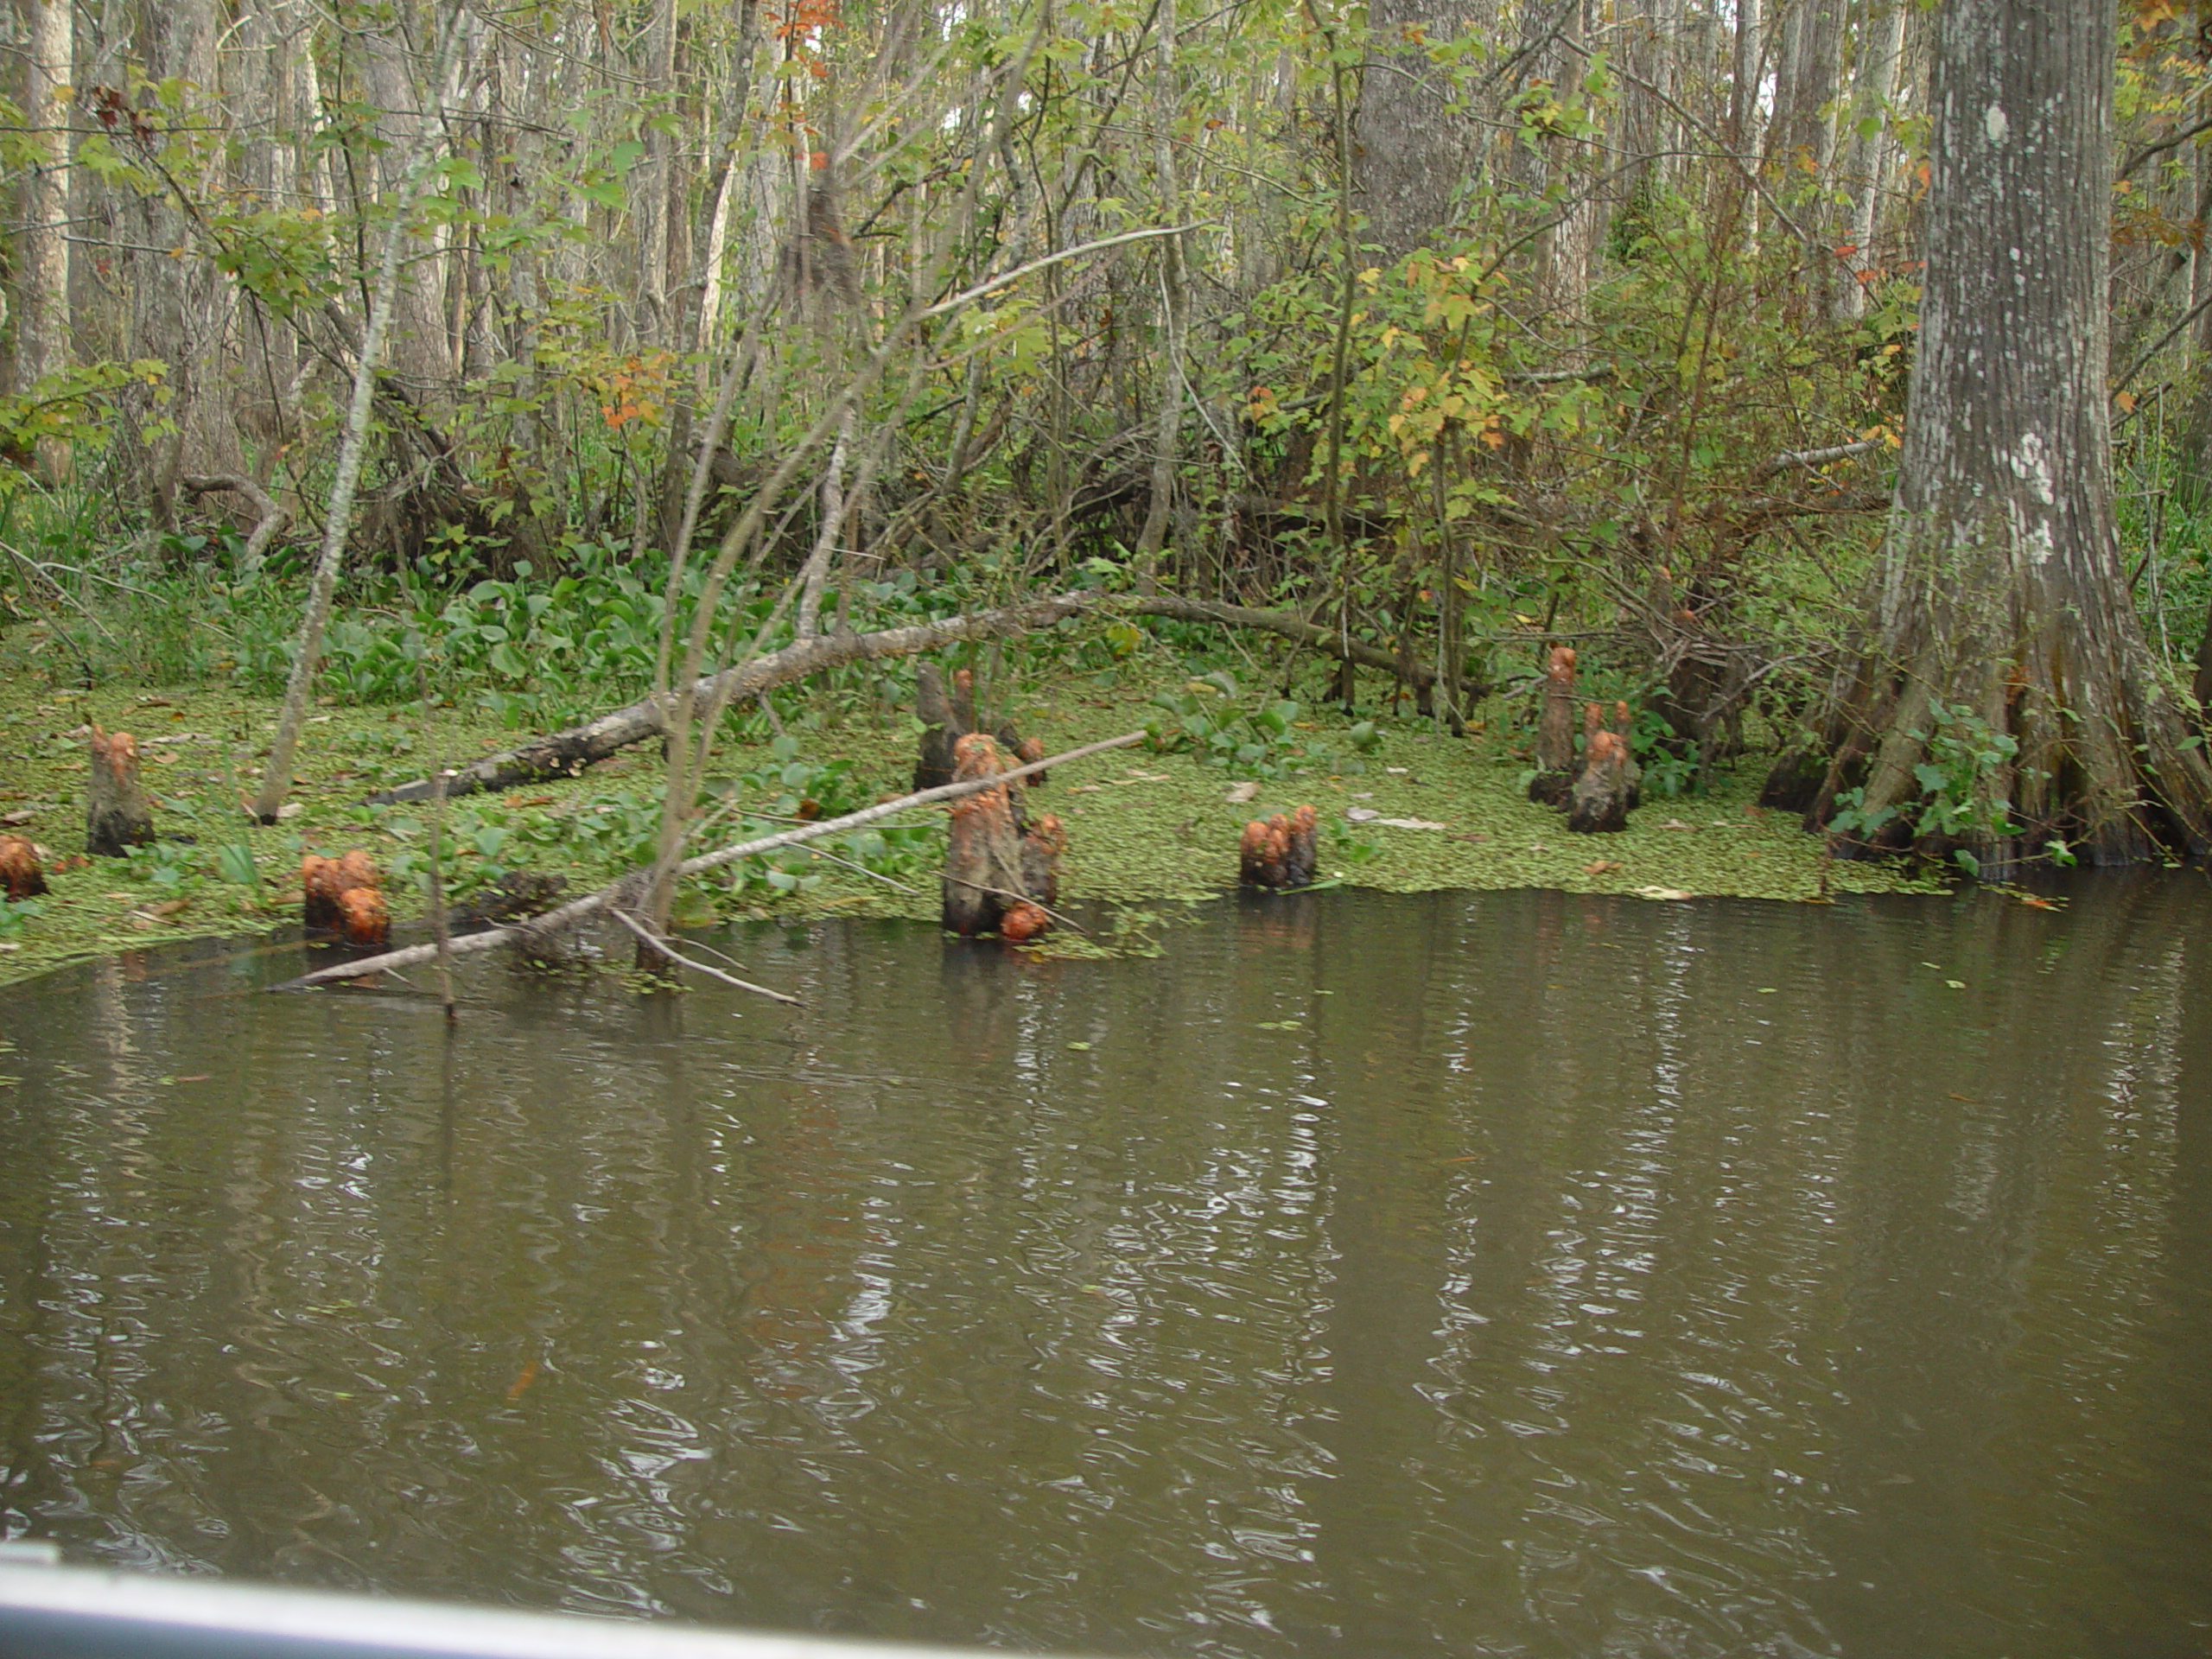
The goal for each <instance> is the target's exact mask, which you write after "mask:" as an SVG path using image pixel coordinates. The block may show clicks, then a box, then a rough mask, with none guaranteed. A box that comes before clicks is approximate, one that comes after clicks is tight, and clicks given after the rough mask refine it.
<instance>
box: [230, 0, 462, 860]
mask: <svg viewBox="0 0 2212 1659" xmlns="http://www.w3.org/2000/svg"><path fill="white" fill-rule="evenodd" d="M461 18H462V12H461V7H460V5H459V4H458V3H456V4H455V5H454V7H453V9H452V10H450V11H449V12H448V14H447V17H446V28H445V39H444V44H443V47H442V50H441V52H440V54H439V73H438V76H437V84H438V86H439V87H440V89H441V92H442V98H443V99H445V100H449V99H450V98H451V95H452V91H453V89H452V87H451V86H448V81H449V80H450V79H452V78H453V77H454V73H455V72H456V71H457V70H458V69H459V67H460V62H461V35H462V27H461ZM442 130H443V129H442V126H441V125H440V124H438V123H436V122H433V121H424V122H421V123H418V124H416V130H415V136H414V137H411V138H410V140H409V141H408V142H409V145H410V155H409V156H408V157H407V160H406V162H405V164H404V165H405V173H404V178H405V182H404V184H403V185H402V187H401V189H400V198H399V200H398V201H397V203H396V204H395V205H394V208H393V213H392V220H391V227H390V228H389V229H388V230H387V231H386V232H385V244H384V253H383V256H382V257H381V258H379V259H378V262H377V280H376V286H375V288H374V289H372V292H371V295H370V298H369V321H368V327H367V328H366V330H365V332H364V334H363V335H362V337H361V357H360V361H359V363H358V364H356V365H355V366H354V370H353V401H352V402H351V403H350V404H348V405H347V406H346V429H345V433H344V435H343V436H342V437H341V438H340V441H339V445H338V465H337V467H336V469H335V471H334V474H333V475H332V478H331V481H330V500H329V505H327V508H326V509H325V517H324V524H323V534H322V550H321V553H320V554H319V555H318V556H317V557H316V559H315V580H314V582H313V584H312V585H311V586H310V587H309V588H308V607H307V611H306V613H305V614H304V615H302V617H301V619H300V632H299V638H298V643H297V645H296V646H295V647H294V650H293V653H292V672H291V676H290V677H289V679H287V680H286V681H285V683H284V702H283V707H282V709H280V710H279V712H278V714H277V735H276V737H275V739H274V740H273V741H271V742H270V747H269V769H268V770H267V771H266V772H264V773H263V774H262V779H261V788H260V791H259V792H257V794H256V795H255V796H254V798H253V809H252V810H253V816H254V817H256V818H257V819H258V820H260V822H262V823H276V822H277V809H279V808H280V807H282V806H283V804H284V798H285V797H286V796H287V795H289V794H290V793H291V790H292V760H293V756H294V754H295V753H296V751H297V750H298V747H299V741H300V729H301V728H302V726H303V725H305V724H306V721H307V714H308V698H309V696H311V695H312V694H313V692H314V690H315V671H316V669H317V668H318V667H319V666H320V664H321V660H322V635H323V631H324V629H325V628H327V626H329V623H330V607H331V602H332V601H333V600H334V597H335V596H336V594H337V592H338V575H339V572H340V569H342V568H343V567H344V565H345V563H346V538H347V537H348V536H349V535H350V533H351V531H352V520H353V495H354V493H355V491H356V489H357V488H358V487H359V484H360V480H361V460H362V457H363V455H364V454H365V453H366V451H367V448H368V439H369V414H370V410H372V407H373V406H374V404H375V402H376V388H377V362H378V359H379V358H381V357H382V356H383V354H384V343H385V334H387V333H388V332H389V331H390V329H391V312H392V304H393V301H394V298H395V297H396V296H397V292H398V289H399V257H400V251H401V250H402V248H403V247H404V245H405V242H406V236H407V216H408V214H409V213H410V212H411V211H412V210H413V208H414V206H415V203H416V200H417V199H418V198H419V197H420V196H421V195H422V194H423V184H424V182H425V181H426V180H427V179H428V178H429V173H430V166H431V163H432V162H433V161H434V160H435V157H436V154H437V147H436V145H435V143H432V142H431V139H430V135H431V134H432V133H433V132H434V131H442Z"/></svg>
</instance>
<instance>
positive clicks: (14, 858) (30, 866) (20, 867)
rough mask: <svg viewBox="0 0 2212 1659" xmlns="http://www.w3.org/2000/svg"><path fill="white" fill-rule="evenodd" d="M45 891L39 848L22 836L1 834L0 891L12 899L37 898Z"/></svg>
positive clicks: (43, 870) (44, 877) (44, 873)
mask: <svg viewBox="0 0 2212 1659" xmlns="http://www.w3.org/2000/svg"><path fill="white" fill-rule="evenodd" d="M45 891H46V871H45V869H44V868H42V867H41V865H40V863H39V861H38V849H37V848H36V847H35V846H34V845H33V844H32V843H31V842H28V841H25V840H24V839H23V838H22V836H0V892H4V893H6V894H7V896H8V897H9V898H10V899H35V898H36V897H37V896H38V895H39V894H40V893H44V892H45Z"/></svg>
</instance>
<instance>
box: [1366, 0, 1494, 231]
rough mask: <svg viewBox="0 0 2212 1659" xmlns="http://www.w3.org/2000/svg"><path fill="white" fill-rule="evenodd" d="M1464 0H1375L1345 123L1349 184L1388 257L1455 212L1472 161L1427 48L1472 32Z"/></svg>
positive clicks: (1445, 76) (1474, 17)
mask: <svg viewBox="0 0 2212 1659" xmlns="http://www.w3.org/2000/svg"><path fill="white" fill-rule="evenodd" d="M1485 10H1489V9H1488V8H1486V7H1484V6H1481V5H1478V4H1472V3H1468V0H1376V3H1375V4H1373V5H1372V6H1370V8H1369V10H1368V28H1369V35H1370V46H1369V48H1368V61H1367V67H1366V70H1365V72H1364V73H1363V74H1362V75H1361V77H1360V83H1359V112H1358V114H1357V116H1356V117H1355V118H1353V121H1352V192H1353V195H1354V197H1355V199H1356V200H1357V201H1358V203H1359V206H1360V210H1361V211H1362V212H1363V213H1365V214H1366V215H1367V238H1368V240H1370V241H1371V242H1379V243H1380V244H1382V245H1383V259H1384V261H1385V263H1388V262H1389V261H1390V260H1394V259H1398V258H1402V257H1404V256H1405V255H1407V254H1408V253H1411V252H1412V251H1414V249H1415V248H1421V247H1427V246H1428V245H1430V244H1431V243H1432V242H1433V241H1434V240H1435V238H1436V235H1437V232H1438V231H1439V230H1440V228H1443V227H1446V226H1449V225H1450V224H1451V222H1452V210H1453V208H1454V207H1455V206H1456V205H1457V201H1456V198H1457V197H1458V195H1459V192H1460V191H1461V190H1463V189H1465V188H1466V183H1467V175H1468V172H1469V169H1470V168H1471V165H1472V163H1473V160H1474V154H1473V144H1472V143H1471V133H1472V132H1473V131H1474V130H1475V129H1473V128H1472V127H1471V124H1469V123H1467V122H1466V121H1465V120H1464V119H1455V118H1453V116H1452V113H1451V109H1450V105H1451V103H1452V79H1451V73H1450V71H1449V70H1447V69H1446V68H1444V67H1440V66H1439V65H1438V64H1436V63H1434V62H1432V61H1431V60H1430V58H1429V55H1428V53H1429V48H1432V47H1435V46H1441V45H1444V44H1446V42H1448V41H1453V40H1456V39H1458V38H1459V37H1460V36H1462V35H1466V34H1468V33H1470V32H1471V31H1472V30H1474V29H1476V28H1477V27H1478V25H1479V24H1480V23H1481V22H1483V21H1484V20H1483V18H1482V16H1481V15H1480V14H1481V13H1482V12H1484V11H1485Z"/></svg>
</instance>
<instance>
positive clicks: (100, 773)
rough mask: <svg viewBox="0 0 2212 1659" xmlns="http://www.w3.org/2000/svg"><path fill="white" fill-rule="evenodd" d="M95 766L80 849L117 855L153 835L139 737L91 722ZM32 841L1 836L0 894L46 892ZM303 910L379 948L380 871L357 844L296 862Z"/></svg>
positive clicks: (387, 924)
mask: <svg viewBox="0 0 2212 1659" xmlns="http://www.w3.org/2000/svg"><path fill="white" fill-rule="evenodd" d="M90 748H91V759H92V769H91V773H90V776H89V778H88V779H87V781H86V796H85V850H86V852H87V853H89V854H91V855H93V856H94V857H97V858H121V857H123V856H124V855H125V854H126V852H127V851H128V850H129V849H130V848H133V847H145V846H149V845H151V844H152V842H153V841H154V808H153V801H152V798H151V797H149V795H148V794H147V792H146V785H145V784H144V782H143V780H142V779H141V778H140V777H139V773H138V740H137V738H135V737H133V736H132V735H131V734H130V733H129V732H104V731H102V730H101V729H100V728H99V727H98V726H94V727H93V728H92V741H91V745H90ZM46 891H47V884H46V869H45V867H44V865H43V863H42V862H41V859H40V849H39V848H38V846H37V844H36V843H35V842H30V841H27V840H25V839H24V838H23V837H22V836H0V893H5V895H6V896H7V897H8V898H10V899H29V898H34V897H35V896H36V895H38V894H40V893H44V892H46ZM300 899H301V903H300V915H301V919H302V921H303V922H305V923H306V924H307V925H308V928H309V929H310V930H311V931H316V932H321V933H327V934H329V935H332V936H334V937H335V938H340V939H342V940H344V941H345V942H346V944H351V945H354V946H358V947H359V948H360V949H363V950H383V949H384V948H385V946H386V945H387V944H390V943H391V912H390V910H389V909H387V908H386V906H385V898H384V881H383V878H382V877H381V876H379V875H378V873H377V868H376V866H375V865H374V864H373V863H372V861H370V858H369V855H367V854H366V853H365V852H362V851H360V850H359V849H354V850H353V851H351V852H347V853H346V854H344V855H341V856H340V857H337V858H321V857H319V856H317V855H315V854H314V853H309V854H308V855H306V856H305V857H304V858H302V860H301V861H300Z"/></svg>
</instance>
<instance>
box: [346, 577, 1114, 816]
mask: <svg viewBox="0 0 2212 1659" xmlns="http://www.w3.org/2000/svg"><path fill="white" fill-rule="evenodd" d="M1089 603H1090V595H1089V594H1062V595H1060V596H1059V597H1058V598H1055V599H1046V600H1039V601H1036V602H1034V603H1033V604H1028V605H1009V606H1007V607H1004V608H1003V609H1001V610H995V611H978V612H976V613H975V614H973V615H971V616H954V617H948V618H946V619H945V620H944V621H942V622H918V623H913V624H911V625H910V626H906V627H903V628H885V629H883V630H881V631H880V632H875V633H834V634H817V636H815V637H814V638H813V639H802V640H799V641H798V642H797V643H796V644H793V645H786V646H785V647H784V648H783V649H782V650H781V651H772V652H769V653H768V654H767V655H766V656H765V657H756V658H753V660H752V661H751V662H749V663H744V664H740V665H739V666H737V667H735V668H733V669H729V670H728V671H725V672H723V673H721V674H719V675H711V674H710V675H707V676H704V677H702V678H701V679H700V680H699V681H698V683H696V686H695V687H694V690H693V695H694V696H695V698H696V701H697V702H698V703H699V704H700V705H701V706H704V705H705V704H706V703H707V702H708V700H709V698H710V697H712V698H716V699H718V700H719V701H721V702H724V703H728V702H732V701H734V700H736V699H738V698H741V697H750V696H754V695H756V694H758V693H760V692H764V691H766V690H768V689H769V688H770V687H771V686H777V685H784V684H787V683H789V682H791V681H792V680H800V679H804V678H805V677H807V676H808V675H810V674H817V673H819V672H821V671H823V669H825V668H841V667H842V666H843V665H845V664H848V663H862V662H873V661H875V660H876V659H878V658H885V657H906V656H912V654H913V653H914V652H922V651H934V650H936V649H937V648H938V646H939V645H950V644H951V643H952V642H953V641H954V640H956V639H990V638H992V637H994V636H995V635H998V634H1004V633H1018V632H1021V631H1022V630H1024V629H1026V628H1033V627H1043V626H1046V625H1047V624H1050V623H1053V622H1058V621H1059V620H1061V619H1062V618H1064V617H1069V616H1072V615H1074V614H1075V613H1077V611H1080V610H1082V609H1083V608H1084V607H1085V606H1086V605H1088V604H1089ZM661 731H662V723H661V713H660V707H659V705H658V703H657V702H656V700H655V699H653V698H652V697H645V698H643V699H641V700H640V701H639V702H633V703H632V704H630V705H629V706H628V707H627V708H625V709H616V710H614V712H613V713H612V714H607V715H601V716H600V717H599V718H598V719H596V720H593V721H587V722H585V723H584V724H583V725H582V726H572V727H570V728H569V729H568V730H566V731H564V732H555V733H553V734H551V735H550V736H546V737H541V738H539V739H538V740H537V741H535V742H532V743H525V744H524V745H522V746H521V747H519V748H513V749H509V750H507V751H506V752H505V753H501V754H492V755H486V757H485V758H484V759H483V760H479V761H477V762H475V763H474V765H472V766H464V767H462V768H461V770H460V771H458V772H455V773H454V777H453V779H452V781H451V782H450V783H448V785H446V793H447V796H448V798H451V797H453V796H455V795H468V794H474V793H475V792H476V791H480V790H498V789H512V788H513V787H515V786H516V785H518V784H534V783H539V782H542V781H543V780H544V779H549V778H572V777H574V776H575V775H576V774H577V773H578V772H582V770H583V769H584V768H585V767H586V766H589V765H591V764H592V763H593V762H594V760H606V759H607V756H609V755H610V754H613V753H616V752H617V751H619V750H621V749H626V748H627V747H630V745H632V743H642V742H644V741H645V740H646V739H647V738H649V737H658V736H659V735H660V734H661ZM429 795H430V785H429V779H418V780H417V781H416V782H414V783H411V784H402V785H400V786H399V787H398V788H397V789H388V790H385V791H383V792H382V793H381V794H377V795H372V796H370V797H369V799H370V800H371V801H372V802H373V803H378V804H390V803H391V802H395V801H422V800H428V799H429Z"/></svg>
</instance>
